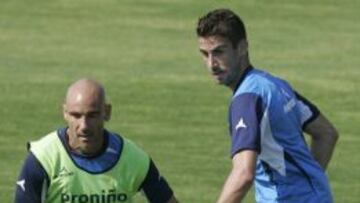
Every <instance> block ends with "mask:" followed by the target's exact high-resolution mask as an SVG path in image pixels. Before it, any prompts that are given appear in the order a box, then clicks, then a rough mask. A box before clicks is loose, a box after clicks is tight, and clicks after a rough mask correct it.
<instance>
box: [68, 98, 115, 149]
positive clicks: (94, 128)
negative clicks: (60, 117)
mask: <svg viewBox="0 0 360 203" xmlns="http://www.w3.org/2000/svg"><path fill="white" fill-rule="evenodd" d="M108 108H109V107H108V106H106V105H105V104H104V101H103V100H102V99H100V98H98V95H92V94H89V95H86V94H82V93H78V94H74V95H73V96H70V97H69V98H68V99H67V100H66V102H65V104H64V118H65V120H66V122H67V124H68V131H67V134H68V136H69V145H70V147H71V148H72V149H74V150H76V151H79V152H81V153H84V154H94V153H96V152H98V151H99V150H100V149H101V147H102V145H103V141H104V135H103V130H104V122H105V120H107V118H108V114H109V109H108Z"/></svg>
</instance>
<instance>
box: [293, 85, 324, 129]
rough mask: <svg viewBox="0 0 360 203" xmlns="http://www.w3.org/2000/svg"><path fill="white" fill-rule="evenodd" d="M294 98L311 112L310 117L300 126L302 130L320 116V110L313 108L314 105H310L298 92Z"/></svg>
mask: <svg viewBox="0 0 360 203" xmlns="http://www.w3.org/2000/svg"><path fill="white" fill-rule="evenodd" d="M295 95H296V98H297V99H298V100H300V101H302V102H303V103H304V104H305V105H306V106H308V107H309V109H310V110H311V112H312V115H311V117H310V118H309V119H307V120H306V121H305V122H304V124H303V125H302V129H305V127H306V126H307V124H309V123H311V122H312V121H313V120H315V119H316V118H317V117H318V116H319V115H320V110H319V109H318V108H317V107H316V106H315V104H313V103H311V102H310V101H309V100H308V99H306V98H305V97H304V96H302V95H300V94H299V93H298V92H295Z"/></svg>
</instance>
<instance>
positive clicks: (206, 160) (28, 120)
mask: <svg viewBox="0 0 360 203" xmlns="http://www.w3.org/2000/svg"><path fill="white" fill-rule="evenodd" d="M219 2H220V1H219ZM217 7H229V8H232V9H233V10H235V11H236V12H238V13H239V14H240V15H241V16H242V17H243V19H244V20H245V22H246V24H247V28H248V35H249V40H250V47H251V48H250V49H251V59H252V62H253V64H254V65H256V66H258V67H262V68H264V69H267V70H269V71H271V72H272V73H275V74H277V75H280V76H282V77H284V78H286V79H288V80H289V81H290V82H291V83H292V84H293V86H294V87H295V88H296V89H297V90H298V91H300V92H301V93H302V94H304V95H306V96H307V97H308V98H310V99H311V100H313V101H314V102H315V103H316V104H317V105H318V106H319V107H320V108H321V110H322V111H323V112H324V113H325V114H326V115H327V116H328V117H329V118H330V119H331V120H332V121H333V122H334V123H335V124H336V126H337V128H338V129H339V131H340V134H341V138H340V141H339V144H338V146H337V148H336V151H335V154H334V157H333V160H332V162H331V164H330V166H329V168H328V175H329V179H330V181H331V185H332V188H333V191H334V196H335V200H336V202H346V203H348V202H354V203H355V202H358V194H359V192H360V183H359V180H360V170H359V169H358V167H357V166H360V156H359V155H357V151H358V146H359V145H360V139H359V138H358V135H359V134H360V130H359V128H358V127H357V126H358V123H359V122H360V116H359V109H360V104H359V102H358V101H359V100H360V96H359V94H358V89H357V88H358V87H359V82H358V81H359V77H360V71H359V70H358V66H359V65H360V58H359V57H358V56H359V55H360V48H359V46H358V42H359V41H360V36H359V33H360V24H359V23H358V19H359V18H358V11H359V8H360V5H359V2H358V1H356V0H344V1H335V0H329V1H325V0H318V1H313V2H310V1H308V2H306V3H304V2H301V1H294V0H290V1H289V0H286V1H285V0H275V1H271V2H270V1H252V0H245V1H241V2H240V1H224V3H215V2H213V3H208V2H205V1H204V2H202V1H190V0H182V1H180V0H171V1H164V0H157V1H145V0H142V1H131V0H125V1H123V0H122V1H115V0H102V1H96V0H90V1H81V0H80V1H72V0H55V1H44V0H36V1H31V2H30V1H23V0H2V1H1V6H0V47H1V48H0V91H1V96H0V105H1V107H2V108H1V109H0V115H1V117H0V153H1V161H0V168H1V171H0V191H1V192H0V200H1V202H11V201H12V199H13V191H14V188H15V181H16V178H17V175H18V172H19V169H20V167H21V164H22V161H23V159H24V157H25V155H26V142H27V141H29V140H34V139H38V138H40V137H41V136H43V135H45V134H46V133H48V132H50V131H52V130H54V129H55V128H57V127H60V126H63V125H64V122H63V120H62V114H61V102H62V99H63V96H64V93H65V90H66V87H67V86H68V85H69V84H70V83H71V82H72V81H74V80H76V79H78V78H80V77H85V76H86V77H93V78H96V79H98V80H100V81H101V82H102V83H104V85H105V87H106V89H107V93H108V96H109V99H110V101H111V102H112V104H113V117H112V120H111V121H110V122H109V123H108V128H110V129H112V130H114V131H117V132H119V133H121V134H122V135H124V136H126V137H128V138H130V139H132V140H134V141H135V142H136V143H138V144H139V145H140V146H141V147H143V148H144V149H145V150H146V151H147V152H148V153H149V154H150V155H151V156H152V158H153V159H154V160H155V162H156V163H157V165H158V167H159V168H160V170H161V172H162V174H164V176H166V178H167V179H168V181H169V182H170V184H171V185H172V187H173V189H174V190H175V192H176V196H177V197H178V198H179V199H180V200H181V201H182V202H190V203H195V202H196V203H197V202H204V203H206V202H214V201H215V199H216V197H217V196H218V194H219V191H220V189H221V187H222V184H223V182H224V179H225V178H226V176H227V173H228V171H229V169H230V167H231V162H230V159H229V157H228V156H229V155H228V154H229V137H228V132H227V108H228V107H227V104H228V102H229V97H230V96H231V92H230V91H229V90H228V89H226V88H224V87H219V86H217V85H215V84H213V81H212V80H211V77H210V76H209V75H208V73H207V72H206V70H205V68H204V65H203V64H202V61H201V58H200V55H199V53H198V48H197V40H196V37H195V35H194V25H195V23H196V21H197V19H198V17H199V16H200V15H202V14H204V13H205V12H206V11H208V10H210V9H213V8H217ZM253 201H254V200H253V194H252V193H251V194H249V195H248V196H247V199H246V201H245V202H253ZM137 202H144V201H143V200H141V198H138V199H137Z"/></svg>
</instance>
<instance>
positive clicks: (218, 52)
mask: <svg viewBox="0 0 360 203" xmlns="http://www.w3.org/2000/svg"><path fill="white" fill-rule="evenodd" d="M223 53H224V52H223V51H222V50H214V55H216V56H219V55H221V54H223Z"/></svg>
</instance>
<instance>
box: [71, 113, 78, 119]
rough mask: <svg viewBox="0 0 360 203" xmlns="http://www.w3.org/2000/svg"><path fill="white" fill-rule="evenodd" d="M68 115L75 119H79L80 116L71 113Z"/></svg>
mask: <svg viewBox="0 0 360 203" xmlns="http://www.w3.org/2000/svg"><path fill="white" fill-rule="evenodd" d="M70 115H71V116H72V117H74V118H76V119H79V118H81V114H79V113H71V114H70Z"/></svg>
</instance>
